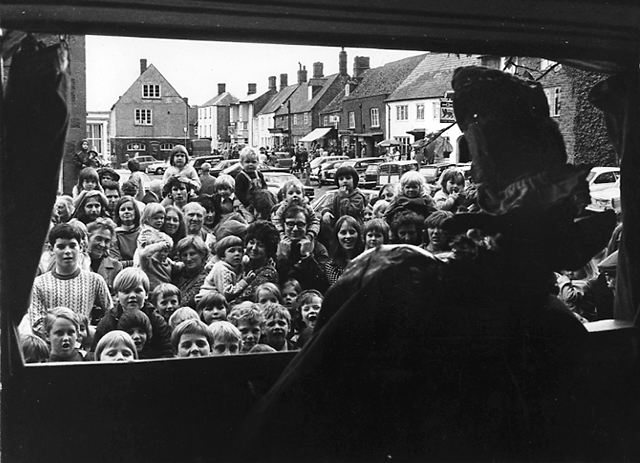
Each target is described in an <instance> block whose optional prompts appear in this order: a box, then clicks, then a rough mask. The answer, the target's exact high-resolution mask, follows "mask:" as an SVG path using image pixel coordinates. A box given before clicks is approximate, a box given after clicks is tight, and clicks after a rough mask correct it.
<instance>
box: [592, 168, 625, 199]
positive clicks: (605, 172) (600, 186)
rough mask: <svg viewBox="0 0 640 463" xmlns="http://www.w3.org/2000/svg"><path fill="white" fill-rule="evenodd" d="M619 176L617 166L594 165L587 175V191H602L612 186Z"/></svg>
mask: <svg viewBox="0 0 640 463" xmlns="http://www.w3.org/2000/svg"><path fill="white" fill-rule="evenodd" d="M619 178H620V168H619V167H594V168H593V169H591V172H589V175H587V182H589V192H590V193H591V194H593V193H595V192H596V191H603V190H608V189H610V188H613V186H614V184H615V183H616V181H617V180H618V179H619Z"/></svg>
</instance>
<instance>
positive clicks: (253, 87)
mask: <svg viewBox="0 0 640 463" xmlns="http://www.w3.org/2000/svg"><path fill="white" fill-rule="evenodd" d="M257 87H258V84H249V90H247V95H253V94H254V93H256V92H257V91H258V90H257Z"/></svg>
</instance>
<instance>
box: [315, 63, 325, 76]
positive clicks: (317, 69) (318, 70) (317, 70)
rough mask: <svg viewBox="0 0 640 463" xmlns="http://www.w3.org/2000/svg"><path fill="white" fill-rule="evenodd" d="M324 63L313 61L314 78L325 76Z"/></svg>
mask: <svg viewBox="0 0 640 463" xmlns="http://www.w3.org/2000/svg"><path fill="white" fill-rule="evenodd" d="M323 68H324V65H323V64H322V63H313V78H314V79H319V78H322V77H324V74H323Z"/></svg>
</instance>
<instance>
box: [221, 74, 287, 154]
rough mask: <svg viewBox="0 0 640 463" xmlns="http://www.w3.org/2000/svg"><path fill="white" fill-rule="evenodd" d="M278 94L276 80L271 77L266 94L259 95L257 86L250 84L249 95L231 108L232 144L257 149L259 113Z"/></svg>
mask: <svg viewBox="0 0 640 463" xmlns="http://www.w3.org/2000/svg"><path fill="white" fill-rule="evenodd" d="M276 93H277V90H276V78H275V77H274V76H271V77H269V88H268V90H267V91H266V92H264V93H261V94H259V93H257V85H256V84H255V83H250V84H249V85H248V89H247V95H246V96H244V97H241V98H240V99H239V100H238V102H236V103H232V104H231V106H230V111H231V112H230V123H229V137H230V139H231V143H232V144H239V145H248V146H253V147H257V144H258V113H259V112H260V111H261V110H262V108H264V107H265V105H266V104H267V103H268V102H269V101H270V100H271V99H272V98H273V97H274V95H275V94H276Z"/></svg>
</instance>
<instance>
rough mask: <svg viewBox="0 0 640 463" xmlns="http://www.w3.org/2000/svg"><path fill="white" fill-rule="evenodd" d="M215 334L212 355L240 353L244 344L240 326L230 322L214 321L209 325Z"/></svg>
mask: <svg viewBox="0 0 640 463" xmlns="http://www.w3.org/2000/svg"><path fill="white" fill-rule="evenodd" d="M209 331H211V334H212V335H213V349H211V355H213V356H220V355H238V354H239V353H240V349H241V346H242V336H241V335H240V331H238V328H236V327H235V326H233V325H232V324H231V323H229V322H224V321H220V322H213V323H212V324H211V325H209Z"/></svg>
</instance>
